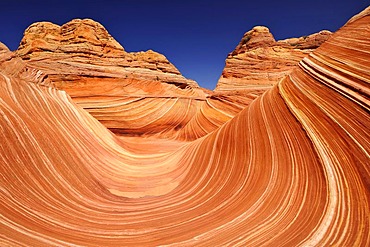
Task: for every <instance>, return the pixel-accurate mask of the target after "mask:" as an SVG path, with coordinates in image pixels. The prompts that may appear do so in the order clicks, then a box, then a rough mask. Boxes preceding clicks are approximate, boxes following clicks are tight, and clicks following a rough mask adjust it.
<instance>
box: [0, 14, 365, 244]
mask: <svg viewBox="0 0 370 247" xmlns="http://www.w3.org/2000/svg"><path fill="white" fill-rule="evenodd" d="M261 32H262V33H263V35H262V36H261V37H262V38H261V39H260V38H258V37H260V33H261ZM248 33H249V34H251V36H252V37H251V38H250V39H249V40H244V41H242V42H241V44H240V45H239V46H238V47H237V49H236V50H235V51H234V52H233V53H231V54H230V55H229V57H228V59H227V61H226V67H225V71H224V73H223V75H222V77H221V79H220V82H219V84H218V86H217V90H215V91H214V92H212V91H209V90H205V89H202V88H200V87H199V86H198V85H197V84H196V82H194V81H192V80H189V79H186V78H184V77H183V76H182V75H181V74H180V73H179V72H178V70H177V69H176V68H175V67H174V66H173V65H172V64H171V63H169V62H168V60H167V59H166V58H165V57H164V56H163V55H160V54H158V53H155V52H153V51H148V52H141V53H128V52H126V51H125V50H124V49H123V47H122V46H121V45H119V44H118V43H117V42H116V41H115V40H114V39H113V38H112V37H111V36H110V35H109V34H108V32H107V31H106V30H105V29H104V28H103V27H102V26H101V25H100V24H98V23H96V22H94V21H92V20H73V21H71V22H69V23H67V24H65V25H63V26H57V25H54V24H51V23H46V22H43V23H36V24H33V25H31V26H30V27H29V28H28V29H27V30H26V32H25V36H24V38H23V40H22V42H21V44H20V46H19V49H18V50H17V51H14V52H12V51H9V50H8V49H7V48H6V46H5V45H3V44H1V43H0V116H1V117H0V140H1V142H0V175H1V179H0V246H369V245H370V221H369V217H370V154H369V153H370V132H369V127H370V124H369V123H370V121H369V120H370V116H369V112H370V111H369V110H370V109H369V108H370V101H369V96H370V88H369V83H370V55H369V54H370V46H369V44H370V8H367V9H365V10H364V11H363V12H361V13H360V14H358V15H356V16H355V17H353V18H352V19H351V20H349V21H348V22H347V24H346V25H344V26H343V27H342V28H341V29H340V30H338V31H337V32H335V33H334V34H332V35H329V34H325V35H324V36H325V39H326V38H327V40H326V41H325V42H324V43H322V44H321V42H319V43H320V44H321V45H320V47H319V48H317V49H314V48H315V47H316V46H317V44H318V43H316V38H313V40H315V41H312V42H311V41H310V42H307V39H308V38H306V39H305V38H299V39H290V40H288V41H278V42H275V41H274V39H273V38H272V35H271V34H269V32H268V31H267V29H266V28H263V27H257V28H255V29H253V30H252V31H250V32H248ZM248 33H247V34H248ZM325 33H326V32H325ZM255 34H256V35H257V34H258V35H257V38H256V39H255V38H254V36H253V35H255ZM318 35H319V37H321V35H322V34H320V33H319V34H318ZM329 36H330V37H329ZM266 37H267V38H268V40H270V41H269V42H266V39H265V38H266ZM309 37H314V36H309ZM310 39H311V38H310ZM319 40H321V38H319ZM295 42H297V43H295ZM291 44H305V45H304V47H305V48H303V47H301V48H302V49H298V47H295V45H294V47H293V48H292V47H291V46H292V45H291ZM297 46H298V45H297ZM258 49H262V50H260V51H259V50H258ZM271 49H272V50H274V51H275V52H276V53H275V52H273V51H271ZM257 50H258V51H257ZM260 52H261V53H260ZM303 53H304V55H303ZM253 54H255V55H256V56H254V55H253ZM261 54H264V55H266V56H265V57H264V56H262V55H261ZM297 54H298V55H297ZM304 56H305V57H304ZM239 57H240V61H239V62H237V63H236V60H238V58H239ZM303 57H304V58H303ZM259 59H262V60H263V61H262V62H261V66H260V67H258V66H257V67H253V66H252V65H253V64H257V63H256V61H257V60H259ZM298 60H300V62H299V63H297V62H298ZM243 61H244V62H243ZM264 61H265V62H266V63H265V62H264ZM271 61H275V62H276V63H272V62H271ZM270 62H271V63H270ZM274 64H276V66H275V65H274ZM270 65H271V66H270ZM277 68H278V70H275V69H277ZM232 71H235V73H234V72H232ZM252 72H255V74H252ZM233 73H234V74H233ZM266 73H267V74H268V75H269V77H266ZM238 78H239V79H240V80H239V79H238ZM234 79H235V80H234ZM244 82H246V83H245V84H244Z"/></svg>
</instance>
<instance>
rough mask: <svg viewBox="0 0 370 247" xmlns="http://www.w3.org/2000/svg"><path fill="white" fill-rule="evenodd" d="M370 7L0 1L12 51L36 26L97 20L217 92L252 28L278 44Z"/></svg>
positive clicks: (0, 28)
mask: <svg viewBox="0 0 370 247" xmlns="http://www.w3.org/2000/svg"><path fill="white" fill-rule="evenodd" d="M369 4H370V1H369V0H308V1H305V0H302V1H301V0H294V1H292V0H280V1H279V0H277V1H271V0H270V1H265V0H253V1H247V0H244V1H236V0H225V1H218V0H214V1H211V0H204V1H202V0H197V1H195V0H183V1H175V0H173V1H169V0H164V1H157V0H121V1H119V0H106V1H94V0H92V1H79V0H72V1H71V0H63V1H55V0H49V1H46V0H44V1H33V0H1V1H0V9H1V14H0V23H1V24H0V41H1V42H3V43H4V44H6V45H7V46H8V47H9V48H10V49H11V50H14V49H16V48H17V47H18V44H19V42H20V40H21V38H22V35H23V31H24V30H25V29H26V28H27V27H28V26H29V25H30V24H32V23H34V22H37V21H51V22H53V23H56V24H59V25H61V24H64V23H66V22H68V21H70V20H71V19H74V18H91V19H94V20H96V21H98V22H100V23H101V24H103V25H104V26H105V27H106V28H107V30H108V31H109V32H110V34H111V35H112V36H113V37H114V38H115V39H116V40H117V41H118V42H119V43H121V45H122V46H123V47H124V48H125V49H126V51H142V50H148V49H152V50H155V51H157V52H160V53H162V54H164V55H165V56H166V57H167V58H168V59H169V60H170V62H172V63H173V64H174V65H175V66H176V67H177V68H178V69H179V70H180V72H181V73H182V74H183V75H184V76H185V77H188V78H191V79H194V80H196V81H197V82H198V83H199V84H200V85H201V86H203V87H206V88H209V89H213V88H214V87H215V85H216V82H217V80H218V78H219V77H220V75H221V72H222V69H223V67H224V63H225V58H226V56H227V54H228V53H229V52H231V51H232V50H233V49H234V48H235V46H236V45H237V44H238V43H239V41H240V39H241V37H242V35H243V34H244V33H245V32H246V31H248V30H250V29H251V28H252V27H254V26H256V25H264V26H267V27H269V28H270V31H271V32H272V33H273V34H274V36H275V38H276V39H284V38H289V37H298V36H303V35H308V34H311V33H314V32H318V31H320V30H322V29H327V30H330V31H336V30H337V29H338V28H340V27H341V26H342V25H343V24H345V22H346V21H347V20H348V19H349V18H350V17H352V16H353V15H355V14H357V13H358V12H360V11H362V10H363V9H365V8H366V7H367V6H369Z"/></svg>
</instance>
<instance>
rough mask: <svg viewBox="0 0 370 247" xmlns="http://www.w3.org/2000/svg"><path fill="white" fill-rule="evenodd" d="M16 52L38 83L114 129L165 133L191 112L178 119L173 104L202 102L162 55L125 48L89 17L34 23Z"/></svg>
mask: <svg viewBox="0 0 370 247" xmlns="http://www.w3.org/2000/svg"><path fill="white" fill-rule="evenodd" d="M16 54H17V56H19V57H21V58H22V59H23V60H24V61H27V63H26V65H27V68H28V69H29V70H34V69H37V70H39V71H40V73H41V74H42V75H43V78H42V80H44V82H42V84H48V85H54V86H55V87H56V88H57V89H60V90H65V91H66V92H67V93H68V94H69V95H70V96H71V97H72V99H73V100H74V102H76V103H77V104H79V105H80V106H82V107H83V108H84V109H85V110H87V111H88V112H89V113H91V114H92V115H93V116H94V117H95V118H97V119H98V120H99V121H101V122H102V123H103V124H104V125H105V126H106V127H108V128H109V129H111V130H112V131H114V132H115V133H121V134H130V135H142V134H145V133H150V134H154V133H160V132H163V131H167V132H168V131H170V130H169V129H168V126H174V128H175V127H176V126H183V125H185V124H186V122H188V121H189V120H190V118H191V117H192V115H193V114H195V112H194V111H193V110H191V111H189V112H188V113H187V114H184V115H183V116H182V117H181V118H178V117H177V112H176V111H177V105H180V106H181V105H182V104H193V105H197V103H190V101H204V100H205V93H204V91H203V90H202V89H200V88H199V86H198V84H197V83H196V82H195V81H193V80H189V79H186V78H184V77H183V76H182V75H181V73H180V72H179V71H178V70H177V69H176V68H175V66H174V65H172V64H171V63H170V62H169V61H168V60H167V59H166V57H165V56H163V55H162V54H159V53H157V52H154V51H151V50H149V51H146V52H131V53H129V52H126V51H125V50H124V48H123V47H122V46H121V45H120V44H119V43H118V42H117V41H116V40H114V39H113V37H111V36H110V35H109V33H108V32H107V30H106V29H105V28H104V27H103V26H102V25H101V24H99V23H97V22H95V21H93V20H90V19H84V20H80V19H76V20H72V21H71V22H68V23H66V24H64V25H62V26H58V25H55V24H52V23H50V22H39V23H35V24H33V25H31V26H30V27H29V28H27V30H26V31H25V34H24V37H23V39H22V41H21V44H20V46H19V48H18V50H17V51H16ZM179 97H183V98H185V99H180V100H179V99H178V98H179ZM156 98H161V99H160V101H161V100H162V98H166V99H167V103H166V104H167V105H168V107H171V106H175V107H174V108H172V109H173V111H168V110H169V109H167V108H166V107H165V106H164V105H163V104H164V103H159V104H157V103H156V102H157V101H156ZM175 98H176V99H175ZM132 109H136V110H137V111H138V112H147V113H148V114H147V115H148V117H147V118H142V117H141V118H136V117H134V116H135V115H136V114H137V113H136V112H135V111H133V110H132ZM194 110H196V109H195V108H194ZM150 112H151V113H153V114H149V113H150ZM158 115H161V116H163V118H162V119H161V120H160V121H155V119H154V118H152V117H150V116H158Z"/></svg>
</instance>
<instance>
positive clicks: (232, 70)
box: [216, 26, 331, 91]
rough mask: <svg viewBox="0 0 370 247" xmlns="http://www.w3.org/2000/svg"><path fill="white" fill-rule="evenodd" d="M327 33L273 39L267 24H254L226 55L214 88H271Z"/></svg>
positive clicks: (323, 39) (324, 39)
mask: <svg viewBox="0 0 370 247" xmlns="http://www.w3.org/2000/svg"><path fill="white" fill-rule="evenodd" d="M330 36H331V32H330V31H321V32H319V33H315V34H311V35H309V36H305V37H300V38H291V39H286V40H279V41H275V38H274V37H273V35H272V34H271V32H270V30H269V29H268V28H267V27H263V26H257V27H254V28H253V29H252V30H250V31H248V32H246V33H245V34H244V36H243V38H242V40H241V41H240V43H239V44H238V46H237V47H236V48H235V50H234V51H233V52H231V53H230V54H229V55H228V57H227V59H226V62H225V63H226V65H225V68H224V70H223V72H222V75H221V77H220V79H219V81H218V83H217V87H216V90H217V91H224V90H238V89H239V90H243V89H251V88H260V89H265V90H266V89H268V88H271V87H272V86H273V85H275V84H276V83H277V82H278V81H279V80H280V79H282V78H283V77H284V76H286V75H287V74H289V73H290V72H291V71H292V70H293V69H294V68H295V67H296V66H297V65H298V63H299V61H301V60H302V58H304V57H305V56H307V55H308V54H309V53H310V52H312V51H313V50H314V49H316V48H317V47H319V46H320V45H321V44H322V43H323V42H325V41H326V40H327V39H328V38H329V37H330Z"/></svg>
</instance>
